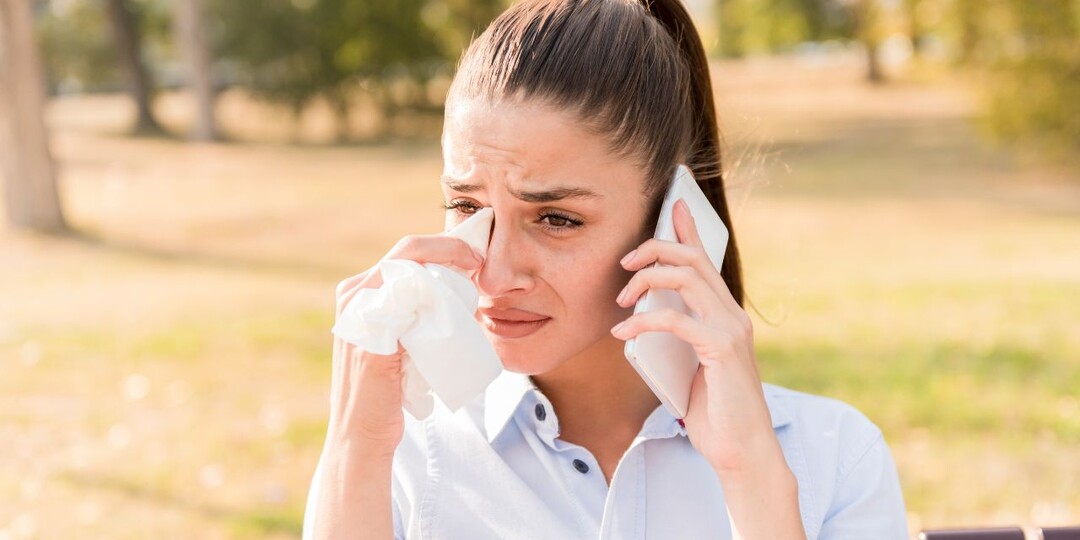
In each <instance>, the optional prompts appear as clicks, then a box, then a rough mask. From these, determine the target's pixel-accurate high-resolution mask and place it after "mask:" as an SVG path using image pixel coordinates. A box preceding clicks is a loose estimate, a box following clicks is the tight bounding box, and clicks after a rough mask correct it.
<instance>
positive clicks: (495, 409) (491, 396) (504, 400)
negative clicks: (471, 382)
mask: <svg viewBox="0 0 1080 540" xmlns="http://www.w3.org/2000/svg"><path fill="white" fill-rule="evenodd" d="M530 390H536V385H535V384H534V383H533V381H532V379H530V378H529V376H528V375H525V374H522V373H514V372H513V371H507V370H503V372H502V373H500V374H499V376H498V377H496V378H495V380H494V381H492V382H491V384H490V385H488V387H487V390H486V391H485V392H484V433H485V434H486V435H487V440H488V442H492V441H494V440H495V438H496V437H498V436H499V433H501V432H502V430H503V428H504V427H506V424H507V423H508V422H509V421H510V418H512V417H513V416H514V412H515V411H516V410H517V408H518V405H520V404H521V400H522V398H524V397H525V394H527V393H528V392H529V391H530Z"/></svg>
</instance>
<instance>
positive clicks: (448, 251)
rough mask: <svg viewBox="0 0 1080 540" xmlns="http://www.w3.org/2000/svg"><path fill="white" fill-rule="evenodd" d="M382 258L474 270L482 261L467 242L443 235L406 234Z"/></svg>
mask: <svg viewBox="0 0 1080 540" xmlns="http://www.w3.org/2000/svg"><path fill="white" fill-rule="evenodd" d="M383 258H384V259H408V260H411V261H416V262H418V263H420V264H424V263H435V264H449V265H454V266H457V267H458V268H462V269H465V270H475V269H477V268H480V266H481V265H482V264H483V263H484V255H483V254H482V253H480V252H479V251H477V250H474V249H473V247H472V246H470V245H469V244H468V242H466V241H464V240H462V239H460V238H454V237H453V236H443V235H417V236H406V237H405V238H402V239H401V240H399V241H398V243H397V244H395V245H394V247H393V248H391V249H390V251H389V252H387V254H386V256H385V257H383Z"/></svg>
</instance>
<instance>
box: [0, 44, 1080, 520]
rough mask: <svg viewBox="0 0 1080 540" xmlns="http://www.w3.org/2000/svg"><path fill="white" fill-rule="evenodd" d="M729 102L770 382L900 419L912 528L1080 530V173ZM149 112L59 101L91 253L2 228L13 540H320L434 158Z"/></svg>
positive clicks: (851, 101) (728, 96) (890, 103)
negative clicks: (132, 122) (311, 524)
mask: <svg viewBox="0 0 1080 540" xmlns="http://www.w3.org/2000/svg"><path fill="white" fill-rule="evenodd" d="M717 85H718V92H719V96H720V99H721V109H722V111H721V113H722V117H723V119H724V124H725V128H726V131H727V133H728V138H729V142H730V143H731V144H732V147H733V148H732V151H731V152H730V153H729V158H728V162H729V164H732V165H735V164H736V163H737V167H734V172H733V176H734V177H733V178H732V180H731V185H732V187H731V190H730V196H731V198H732V203H733V205H734V206H735V220H736V223H735V233H736V236H737V239H738V241H739V243H740V247H741V249H742V250H743V257H744V266H745V270H746V275H747V280H748V291H749V296H750V300H751V302H752V303H753V305H752V306H750V312H751V314H752V315H753V316H754V317H755V323H756V326H755V329H756V334H757V338H758V356H759V359H760V360H761V362H762V365H763V372H764V375H765V377H766V378H767V379H768V380H770V381H772V382H776V383H779V384H783V385H787V386H790V387H793V388H796V389H801V390H806V391H809V392H815V393H822V394H826V395H830V396H834V397H837V398H840V399H844V400H846V401H849V402H851V403H852V404H854V405H856V406H857V407H859V408H860V409H861V410H862V411H864V412H865V413H866V414H867V415H868V416H869V417H870V418H871V419H872V420H874V421H875V422H877V423H878V424H879V425H880V426H881V427H882V428H883V429H884V431H885V434H886V437H887V438H888V440H889V442H890V444H891V447H892V449H893V452H894V454H895V456H896V458H897V461H898V463H899V466H900V472H901V477H902V481H903V484H904V489H905V494H906V497H907V503H908V510H909V513H910V518H911V526H912V530H913V532H915V531H917V530H918V528H919V527H922V526H945V525H1003V524H1011V523H1017V524H1022V525H1025V526H1033V525H1053V524H1068V523H1073V524H1080V392H1078V389H1080V177H1077V176H1076V175H1073V176H1071V177H1070V175H1069V173H1066V172H1063V171H1060V170H1058V171H1054V170H1050V169H1045V168H1040V167H1037V166H1034V165H1030V164H1028V165H1025V164H1022V163H1020V162H1018V161H1016V160H1015V159H1012V158H1010V157H1009V156H1008V155H1007V154H1005V153H1003V152H1002V151H998V150H993V149H990V148H987V147H985V146H983V145H982V144H981V143H979V142H978V138H977V135H976V132H975V130H974V129H973V128H972V127H970V125H969V123H968V120H967V119H968V117H969V116H970V114H971V113H970V104H969V103H968V102H967V100H966V99H965V98H964V97H963V94H958V93H956V92H954V91H948V90H941V89H933V88H924V87H919V86H912V85H904V84H897V85H894V86H891V87H887V88H884V89H867V88H864V87H863V86H861V85H860V84H859V83H858V82H857V75H856V71H855V70H854V69H852V67H851V66H849V65H847V64H842V63H841V64H837V65H834V66H831V67H819V68H811V67H805V66H798V65H795V66H792V65H788V64H781V65H777V64H775V63H764V64H737V65H733V64H729V65H724V66H720V67H719V69H718V70H717ZM230 99H233V98H230ZM164 103H165V105H164V106H167V107H175V110H174V109H168V111H167V116H168V117H169V118H181V119H182V118H183V103H182V102H180V101H179V99H178V98H174V97H167V98H166V99H165V101H164ZM229 103H233V102H230V101H228V100H227V102H226V105H228V104H229ZM228 106H229V107H234V108H231V109H229V110H230V111H235V110H237V109H236V108H239V107H240V105H228ZM243 110H244V111H247V112H246V113H245V114H254V113H253V112H251V111H256V112H257V111H259V110H260V109H259V108H257V107H253V108H248V109H243ZM109 111H111V112H109ZM177 111H179V112H177ZM124 112H125V109H123V105H122V102H120V101H117V100H116V99H115V98H109V97H104V98H102V97H99V98H91V99H81V100H69V101H63V102H58V103H54V104H53V107H52V109H51V111H50V119H51V122H52V124H53V125H54V128H55V129H56V134H55V141H54V152H55V153H56V154H57V155H58V157H59V160H60V163H61V166H62V168H63V175H62V179H63V195H64V202H65V204H66V206H67V208H68V211H69V215H70V218H71V221H72V222H73V223H74V225H75V227H76V228H77V229H78V230H80V231H81V236H79V237H77V238H72V239H64V240H56V239H46V238H37V237H32V236H14V235H12V234H10V233H4V234H5V235H4V236H0V369H2V373H3V375H2V376H0V456H3V458H2V459H0V538H6V537H10V538H23V537H35V536H37V537H42V538H98V537H108V538H148V537H181V538H186V537H198V538H224V537H253V538H254V537H283V538H288V537H295V536H297V535H298V534H299V531H300V523H301V518H302V509H303V502H304V498H305V496H306V489H307V485H308V481H309V479H310V474H311V471H312V468H313V467H314V464H315V461H316V459H317V456H318V452H319V450H320V447H321V445H322V437H323V429H324V427H325V423H324V418H325V414H326V410H325V409H326V401H325V400H326V390H327V387H328V368H329V355H330V334H329V328H330V326H331V324H332V313H331V309H332V302H333V288H334V285H335V284H336V283H337V281H338V280H340V279H342V278H344V277H346V276H348V275H350V274H353V273H356V272H359V271H361V270H363V269H364V268H366V267H367V266H369V265H370V264H372V263H373V262H374V261H375V260H376V259H377V258H378V257H379V256H381V254H382V253H383V252H384V251H385V250H386V249H387V248H389V246H390V245H392V244H393V242H394V241H395V240H396V239H397V238H399V237H400V236H402V235H404V234H408V233H413V232H430V231H437V230H439V228H440V226H441V215H440V213H439V211H438V208H437V206H436V205H437V204H438V202H439V192H438V189H437V185H436V180H435V178H436V175H437V174H438V172H439V170H440V167H441V160H440V157H439V149H438V145H437V141H435V140H431V139H429V140H427V141H420V142H409V143H400V144H394V145H388V144H368V145H356V146H339V147H326V146H312V145H306V146H287V145H283V144H276V143H272V142H271V143H258V144H254V143H250V144H249V143H233V144H221V145H186V144H183V143H180V142H177V141H173V140H167V139H163V140H131V139H127V138H122V137H116V136H113V135H111V134H110V133H109V132H110V130H112V129H115V127H116V126H117V125H120V121H118V120H116V119H117V118H120V119H122V118H123V114H124ZM230 114H231V115H230V116H229V121H228V124H227V127H228V126H236V127H234V129H233V132H234V133H239V132H241V131H243V130H242V129H241V128H240V127H239V126H241V124H242V122H243V121H244V117H243V116H242V115H237V114H235V113H230ZM251 121H252V122H257V121H258V117H255V116H252V117H251ZM245 125H246V124H245ZM246 129H247V131H244V132H245V133H248V132H250V131H251V128H250V126H248V127H247V128H246Z"/></svg>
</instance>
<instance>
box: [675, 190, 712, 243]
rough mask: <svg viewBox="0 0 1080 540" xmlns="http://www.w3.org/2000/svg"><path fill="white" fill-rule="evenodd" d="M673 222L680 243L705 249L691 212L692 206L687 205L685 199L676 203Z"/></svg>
mask: <svg viewBox="0 0 1080 540" xmlns="http://www.w3.org/2000/svg"><path fill="white" fill-rule="evenodd" d="M671 220H672V221H674V222H675V236H676V237H678V239H679V243H682V244H687V245H691V246H697V247H699V248H703V249H704V246H705V244H703V243H702V242H701V236H699V235H698V230H697V223H696V222H695V221H694V216H693V214H692V213H691V212H690V205H688V204H686V200H685V199H679V200H677V201H675V208H673V209H672V213H671Z"/></svg>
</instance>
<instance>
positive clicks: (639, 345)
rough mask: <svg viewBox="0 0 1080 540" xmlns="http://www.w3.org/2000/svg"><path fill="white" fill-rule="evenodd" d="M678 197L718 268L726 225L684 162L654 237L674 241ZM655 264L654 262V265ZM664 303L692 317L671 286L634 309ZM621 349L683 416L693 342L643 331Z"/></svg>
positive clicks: (649, 293) (669, 406)
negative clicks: (673, 211)
mask: <svg viewBox="0 0 1080 540" xmlns="http://www.w3.org/2000/svg"><path fill="white" fill-rule="evenodd" d="M679 199H683V200H685V201H686V204H687V206H688V207H689V208H690V214H691V215H692V216H693V217H694V224H695V225H696V226H697V231H698V235H699V236H700V237H701V242H702V244H704V245H705V252H706V253H707V254H708V255H709V260H710V261H712V264H713V266H714V267H716V270H717V271H718V272H719V271H720V267H721V265H722V264H723V263H724V252H725V251H726V250H727V243H728V229H727V227H726V226H724V222H723V220H721V219H720V215H719V214H717V213H716V210H715V209H714V208H713V207H712V204H710V203H709V199H707V198H706V197H705V193H704V192H702V191H701V188H700V187H698V184H697V181H696V180H694V175H693V173H691V172H690V169H689V168H687V167H686V166H685V165H681V164H680V165H679V166H678V167H677V168H676V170H675V178H673V179H672V181H671V185H670V186H669V187H668V190H667V193H666V194H665V195H664V203H663V205H662V206H661V207H660V219H659V220H657V224H656V233H655V234H653V238H656V239H658V240H666V241H670V242H678V237H677V236H676V235H675V223H674V221H673V220H672V210H673V209H674V208H675V203H676V202H677V201H678V200H679ZM658 265H659V263H655V264H654V266H658ZM664 308H670V309H675V310H678V311H681V312H683V313H686V314H688V315H691V316H693V317H695V318H696V317H697V316H696V314H694V313H693V312H692V311H691V310H690V308H688V307H687V306H686V303H685V302H683V300H682V297H681V296H680V295H679V293H678V292H677V291H674V290H670V289H650V290H648V291H646V293H645V294H643V295H642V296H641V298H639V299H638V301H637V304H636V305H635V306H634V314H635V315H636V314H638V313H642V312H646V311H654V310H658V309H664ZM623 353H624V354H625V355H626V359H627V360H628V361H629V362H630V365H632V366H634V369H635V370H637V372H638V374H639V375H641V378H642V379H644V380H645V382H646V383H647V384H648V385H649V388H651V389H652V391H653V393H654V394H656V397H658V398H660V401H661V403H663V404H664V406H665V407H667V409H668V411H670V412H671V414H672V415H674V416H675V417H676V418H683V417H685V416H686V410H687V407H688V405H689V403H690V385H691V384H692V383H693V382H694V374H695V373H696V372H697V367H698V358H697V354H695V353H694V349H693V347H691V346H690V345H689V344H688V343H686V342H685V341H683V340H682V339H680V338H678V337H676V336H675V334H672V333H670V332H645V333H643V334H640V335H638V336H637V337H635V338H633V339H630V340H627V342H626V346H625V348H624V349H623Z"/></svg>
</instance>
